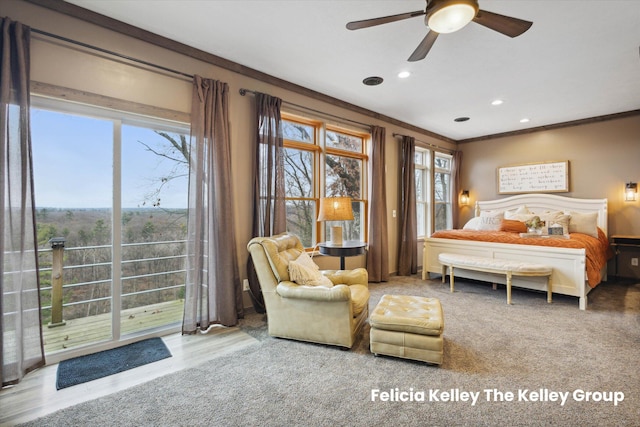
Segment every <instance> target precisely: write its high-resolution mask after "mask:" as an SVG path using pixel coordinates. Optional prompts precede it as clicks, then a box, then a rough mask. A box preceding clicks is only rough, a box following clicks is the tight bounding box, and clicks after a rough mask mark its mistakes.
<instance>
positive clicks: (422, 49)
mask: <svg viewBox="0 0 640 427" xmlns="http://www.w3.org/2000/svg"><path fill="white" fill-rule="evenodd" d="M439 35H440V33H436V32H435V31H429V32H428V33H427V35H426V36H425V37H424V39H422V41H421V42H420V44H419V45H418V47H417V48H416V50H414V51H413V53H412V54H411V56H410V57H409V59H408V60H407V61H409V62H415V61H420V60H421V59H424V57H425V56H427V53H429V51H430V50H431V46H433V44H434V43H435V41H436V39H437V38H438V36H439Z"/></svg>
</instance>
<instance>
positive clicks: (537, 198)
mask: <svg viewBox="0 0 640 427" xmlns="http://www.w3.org/2000/svg"><path fill="white" fill-rule="evenodd" d="M522 205H526V206H527V208H529V210H531V211H532V212H536V213H538V212H543V211H547V210H549V211H563V212H565V211H574V212H582V213H589V212H598V227H600V229H601V230H602V231H604V233H605V235H606V236H608V233H607V222H608V221H607V199H575V198H572V197H564V196H558V195H555V194H539V193H532V194H519V195H517V196H511V197H505V198H503V199H497V200H487V201H477V202H476V208H475V209H476V212H475V214H476V216H478V215H480V211H496V210H505V211H506V210H512V209H517V208H519V207H520V206H522Z"/></svg>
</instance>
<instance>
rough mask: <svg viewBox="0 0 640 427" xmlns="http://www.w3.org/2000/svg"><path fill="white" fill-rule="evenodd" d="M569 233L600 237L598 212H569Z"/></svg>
mask: <svg viewBox="0 0 640 427" xmlns="http://www.w3.org/2000/svg"><path fill="white" fill-rule="evenodd" d="M569 214H570V215H571V220H570V221H569V233H582V234H586V235H588V236H592V237H595V238H596V239H597V238H598V212H590V213H581V212H569Z"/></svg>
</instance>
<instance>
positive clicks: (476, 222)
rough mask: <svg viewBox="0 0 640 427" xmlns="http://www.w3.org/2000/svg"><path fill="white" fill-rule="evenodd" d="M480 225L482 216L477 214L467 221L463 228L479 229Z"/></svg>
mask: <svg viewBox="0 0 640 427" xmlns="http://www.w3.org/2000/svg"><path fill="white" fill-rule="evenodd" d="M478 227H480V217H479V216H476V217H474V218H471V219H470V220H469V221H467V223H466V224H465V225H464V226H463V227H462V229H463V230H479V228H478Z"/></svg>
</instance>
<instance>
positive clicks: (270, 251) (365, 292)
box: [247, 233, 369, 348]
mask: <svg viewBox="0 0 640 427" xmlns="http://www.w3.org/2000/svg"><path fill="white" fill-rule="evenodd" d="M247 248H248V249H249V252H250V253H251V258H252V260H253V263H254V266H255V269H256V272H257V275H258V280H259V282H260V288H261V289H262V295H263V297H264V303H265V307H266V310H267V323H268V328H269V335H271V336H274V337H280V338H289V339H294V340H300V341H310V342H315V343H322V344H329V345H335V346H341V347H347V348H351V347H352V346H353V344H354V342H355V341H356V339H357V337H358V335H359V334H360V333H361V331H362V326H363V325H364V323H365V321H366V319H367V317H368V316H369V287H368V286H369V285H368V278H369V276H368V274H367V270H365V269H364V268H357V269H355V270H324V271H321V272H320V273H322V274H323V275H324V276H326V277H328V278H329V279H330V280H331V282H332V283H333V286H332V287H325V286H308V285H299V284H297V283H295V282H292V281H291V280H290V279H289V263H290V262H292V261H294V260H296V259H297V258H298V257H299V256H300V255H301V254H302V252H304V247H303V246H302V243H301V242H300V239H298V237H297V236H295V235H293V234H288V233H283V234H279V235H276V236H272V237H256V238H254V239H252V240H251V241H250V242H249V244H248V245H247Z"/></svg>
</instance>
